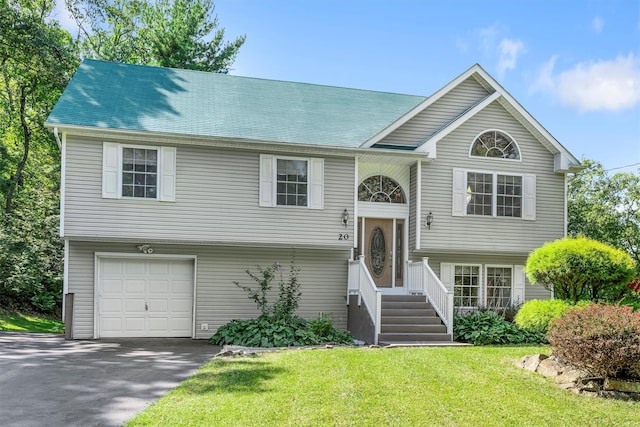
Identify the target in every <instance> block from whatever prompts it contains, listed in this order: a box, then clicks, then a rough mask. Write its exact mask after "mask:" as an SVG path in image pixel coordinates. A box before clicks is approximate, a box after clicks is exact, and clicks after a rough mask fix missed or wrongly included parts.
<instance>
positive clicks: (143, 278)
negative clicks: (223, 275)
mask: <svg viewBox="0 0 640 427" xmlns="http://www.w3.org/2000/svg"><path fill="white" fill-rule="evenodd" d="M98 259H99V261H98V262H99V265H98V278H97V283H96V284H97V289H96V290H97V292H98V299H97V310H98V315H97V321H98V323H99V325H98V328H97V330H98V336H99V337H103V338H107V337H191V336H192V335H193V274H194V263H193V260H191V259H162V258H160V259H149V258H111V257H100V258H98Z"/></svg>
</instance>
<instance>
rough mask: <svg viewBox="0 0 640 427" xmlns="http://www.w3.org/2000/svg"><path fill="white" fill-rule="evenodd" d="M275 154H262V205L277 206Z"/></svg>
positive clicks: (260, 201)
mask: <svg viewBox="0 0 640 427" xmlns="http://www.w3.org/2000/svg"><path fill="white" fill-rule="evenodd" d="M273 163H274V161H273V155H271V154H260V196H259V197H260V200H259V205H260V206H275V197H274V195H273V188H274V180H275V173H274V171H273V167H274V165H273Z"/></svg>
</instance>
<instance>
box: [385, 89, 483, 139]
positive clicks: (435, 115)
mask: <svg viewBox="0 0 640 427" xmlns="http://www.w3.org/2000/svg"><path fill="white" fill-rule="evenodd" d="M488 94H489V92H487V90H486V89H485V88H483V87H482V86H481V85H480V84H479V83H478V82H477V81H476V80H475V79H474V78H473V77H470V78H468V79H467V80H465V81H464V82H462V83H461V84H460V85H458V86H457V87H455V88H454V89H452V90H451V91H450V92H449V93H447V94H446V95H444V96H443V97H442V98H441V99H439V100H437V101H436V102H434V103H433V104H431V105H430V106H429V107H427V108H426V109H425V110H424V111H422V112H420V113H418V114H417V115H416V116H415V117H413V118H412V119H411V120H409V121H408V122H407V123H405V124H404V125H402V126H401V127H400V128H398V129H396V130H395V131H393V132H392V133H391V134H389V135H388V136H387V137H385V138H384V139H383V140H382V141H380V144H396V145H407V146H412V147H415V146H417V145H418V144H420V143H421V142H423V141H424V140H425V138H427V137H428V136H430V135H431V134H433V133H434V132H435V131H436V130H438V129H440V128H441V127H442V126H444V125H445V124H447V123H449V122H450V121H451V120H453V119H454V118H456V117H458V116H459V115H460V114H461V113H462V112H463V111H465V110H466V109H468V108H469V107H470V106H472V105H473V104H475V103H476V102H478V101H480V100H481V99H483V98H484V97H486V96H487V95H488Z"/></svg>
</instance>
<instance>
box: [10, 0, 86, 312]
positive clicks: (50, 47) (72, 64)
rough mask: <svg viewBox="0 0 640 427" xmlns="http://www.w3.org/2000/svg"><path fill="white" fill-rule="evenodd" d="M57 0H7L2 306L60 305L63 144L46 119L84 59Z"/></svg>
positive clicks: (43, 307)
mask: <svg viewBox="0 0 640 427" xmlns="http://www.w3.org/2000/svg"><path fill="white" fill-rule="evenodd" d="M54 6H55V2H54V1H53V0H42V1H39V2H33V1H30V0H0V201H1V202H2V205H1V208H0V306H3V307H13V308H21V309H25V308H26V309H31V310H33V309H36V310H39V311H44V312H54V311H56V308H57V307H59V303H60V299H61V290H62V289H61V287H62V281H61V276H62V241H61V240H60V238H59V236H57V230H58V192H59V164H60V158H59V152H58V149H57V146H56V143H55V140H54V137H53V135H51V133H49V132H48V131H47V130H46V129H45V128H44V126H43V123H44V121H45V118H46V116H47V115H48V114H49V112H50V111H51V108H53V105H54V104H55V102H56V101H57V99H58V97H59V96H60V94H61V92H62V90H63V89H64V87H65V85H66V83H67V81H68V79H69V78H70V76H71V73H72V72H73V71H74V70H75V68H76V67H77V64H78V59H77V56H76V55H75V50H74V45H73V40H72V38H71V35H70V34H69V33H67V32H66V31H64V30H63V29H61V28H60V27H59V25H58V24H57V23H56V22H54V21H51V20H50V14H51V11H52V10H53V7H54Z"/></svg>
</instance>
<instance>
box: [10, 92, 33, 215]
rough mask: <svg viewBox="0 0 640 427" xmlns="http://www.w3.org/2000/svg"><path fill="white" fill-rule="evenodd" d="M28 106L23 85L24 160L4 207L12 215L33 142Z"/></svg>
mask: <svg viewBox="0 0 640 427" xmlns="http://www.w3.org/2000/svg"><path fill="white" fill-rule="evenodd" d="M26 104H27V90H26V86H24V85H22V86H21V87H20V124H21V125H22V134H23V136H24V144H23V146H22V148H23V150H22V158H21V159H20V163H18V167H17V168H16V173H15V174H14V175H13V178H12V179H11V183H10V184H9V189H8V190H7V199H6V202H5V206H4V211H5V212H6V213H7V214H10V213H11V210H12V208H13V196H14V194H15V192H16V188H17V187H18V185H19V184H20V180H21V179H22V172H23V171H24V167H25V165H26V164H27V159H28V158H29V143H30V141H31V130H30V129H29V125H28V124H27V117H26V112H25V109H26Z"/></svg>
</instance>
